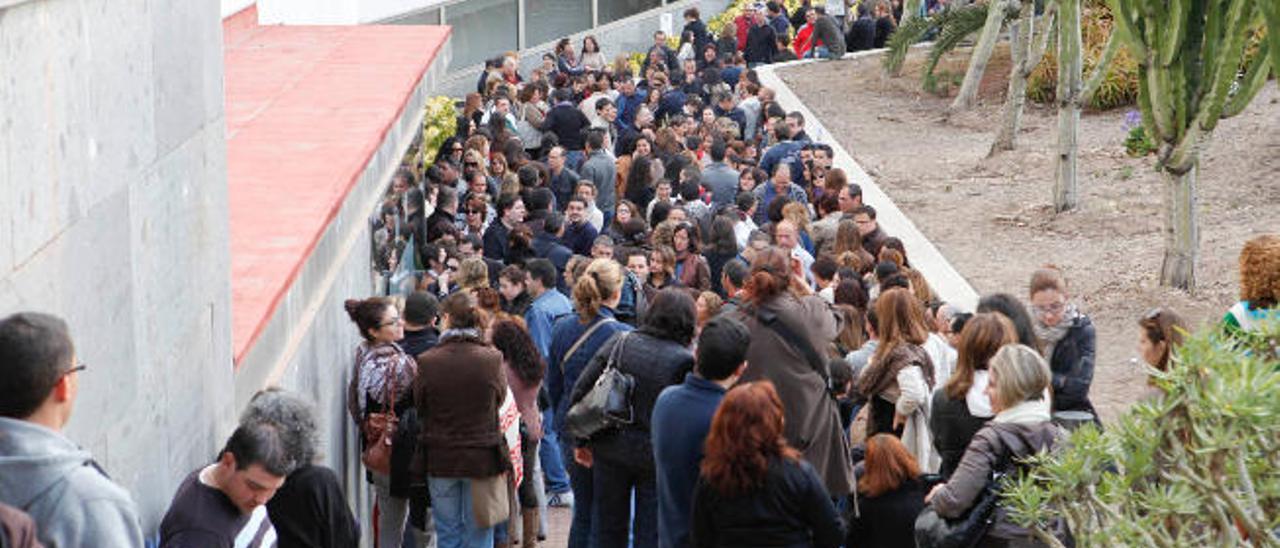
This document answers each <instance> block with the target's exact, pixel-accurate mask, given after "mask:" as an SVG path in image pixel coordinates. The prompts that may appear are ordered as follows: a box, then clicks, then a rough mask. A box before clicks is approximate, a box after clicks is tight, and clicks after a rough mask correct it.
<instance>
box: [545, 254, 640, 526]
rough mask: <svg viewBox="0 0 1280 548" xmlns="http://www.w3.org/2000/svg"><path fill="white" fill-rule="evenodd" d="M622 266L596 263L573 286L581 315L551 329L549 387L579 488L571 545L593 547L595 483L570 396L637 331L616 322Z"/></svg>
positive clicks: (567, 458) (568, 463)
mask: <svg viewBox="0 0 1280 548" xmlns="http://www.w3.org/2000/svg"><path fill="white" fill-rule="evenodd" d="M622 283H623V276H622V267H620V266H619V265H618V263H617V262H616V261H614V260H612V259H594V260H592V261H591V262H590V263H589V264H587V267H586V269H585V270H583V272H582V274H581V275H578V276H576V277H575V278H574V282H573V308H574V311H575V312H576V314H574V315H572V316H565V317H562V318H560V319H559V320H556V323H555V325H554V326H553V327H552V329H551V346H550V352H549V354H548V355H549V356H550V360H549V362H548V363H547V377H546V379H545V385H546V387H547V394H548V395H549V396H550V397H551V404H552V409H553V410H554V411H553V413H552V416H553V417H554V422H553V427H554V428H555V430H556V433H557V434H559V441H560V450H561V452H562V455H563V457H564V462H565V468H566V469H567V470H568V472H569V483H570V486H571V488H572V489H573V523H572V525H571V527H570V530H569V546H587V545H588V543H589V542H590V541H591V539H592V538H594V534H593V532H592V515H591V514H592V493H593V490H594V486H593V485H594V484H593V482H592V472H591V461H590V456H589V452H586V451H583V450H579V451H575V448H574V442H575V440H574V439H573V436H571V435H570V434H569V432H568V430H567V428H566V426H565V420H564V419H565V417H566V416H567V415H568V413H569V404H570V395H571V393H572V391H573V387H574V384H575V383H577V382H578V377H580V376H581V375H582V372H583V370H584V369H586V367H587V364H588V362H590V360H591V358H592V356H594V355H595V353H596V351H598V350H599V349H600V348H601V347H602V346H603V345H604V343H605V341H608V340H609V339H610V338H611V337H612V336H613V335H614V334H615V333H618V332H621V331H631V329H632V328H631V326H629V325H627V324H625V323H622V322H620V321H618V320H616V319H615V317H614V316H615V313H614V310H615V309H616V308H617V306H618V302H619V301H620V300H622Z"/></svg>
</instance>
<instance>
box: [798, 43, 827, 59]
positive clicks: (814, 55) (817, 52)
mask: <svg viewBox="0 0 1280 548" xmlns="http://www.w3.org/2000/svg"><path fill="white" fill-rule="evenodd" d="M804 57H805V59H831V58H832V55H831V50H829V49H827V46H814V47H812V48H809V51H806V52H805V54H804Z"/></svg>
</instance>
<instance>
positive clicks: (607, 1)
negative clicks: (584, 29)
mask: <svg viewBox="0 0 1280 548" xmlns="http://www.w3.org/2000/svg"><path fill="white" fill-rule="evenodd" d="M598 2H599V3H598V4H597V5H598V6H599V8H600V24H601V25H604V24H607V23H612V22H614V21H617V20H619V19H623V18H626V17H630V16H632V15H635V14H637V13H640V12H642V11H647V10H651V9H653V8H656V7H659V6H661V5H662V0H598Z"/></svg>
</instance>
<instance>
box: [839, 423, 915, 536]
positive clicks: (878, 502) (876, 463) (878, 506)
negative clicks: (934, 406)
mask: <svg viewBox="0 0 1280 548" xmlns="http://www.w3.org/2000/svg"><path fill="white" fill-rule="evenodd" d="M862 462H863V466H864V468H865V471H864V472H863V474H862V477H860V478H858V498H857V499H856V504H857V505H858V511H857V512H853V515H855V516H857V517H854V518H852V520H851V521H850V522H849V535H848V537H846V542H845V546H858V547H859V548H862V547H868V548H878V547H885V548H893V547H896V546H915V542H916V541H915V537H914V534H915V522H916V516H918V515H920V511H921V510H923V509H924V495H925V484H924V482H923V481H921V478H920V465H919V464H916V459H915V457H912V456H911V453H908V452H907V448H906V446H904V445H902V441H900V440H899V439H898V438H896V437H894V436H891V435H889V434H876V435H874V436H871V438H870V439H868V440H867V458H866V460H864V461H862Z"/></svg>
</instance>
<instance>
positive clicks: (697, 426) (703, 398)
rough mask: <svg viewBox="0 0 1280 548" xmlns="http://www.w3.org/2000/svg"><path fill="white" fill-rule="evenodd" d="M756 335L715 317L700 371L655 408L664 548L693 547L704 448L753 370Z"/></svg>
mask: <svg viewBox="0 0 1280 548" xmlns="http://www.w3.org/2000/svg"><path fill="white" fill-rule="evenodd" d="M750 337H751V333H750V332H749V331H747V326H745V325H742V322H740V321H738V320H736V319H733V318H730V317H726V316H718V317H715V318H712V319H711V320H710V321H709V322H707V324H706V325H705V326H704V327H703V328H702V333H701V334H700V335H698V344H697V360H696V365H694V371H693V372H692V373H689V374H688V375H685V377H684V383H682V384H680V385H677V386H672V387H669V388H666V389H665V390H663V391H662V394H660V395H659V396H658V401H657V402H656V403H655V404H654V406H653V419H652V420H651V421H650V422H651V424H652V432H653V434H652V435H653V458H654V460H655V461H656V462H657V463H659V466H658V467H657V469H656V470H657V493H658V546H660V547H661V548H679V547H683V546H689V514H690V511H691V510H692V507H693V491H694V488H695V487H696V486H697V481H698V468H699V467H700V466H701V465H702V457H703V444H704V443H705V442H706V439H707V433H708V432H709V431H710V430H711V419H712V417H713V416H714V415H715V412H716V408H717V407H718V406H719V405H720V400H722V399H724V394H725V392H726V391H727V390H728V389H729V388H730V387H732V386H733V385H734V384H735V383H737V382H738V379H739V378H740V377H741V376H742V373H743V371H745V370H746V367H747V362H746V358H747V347H748V346H750V344H751V339H750Z"/></svg>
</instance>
